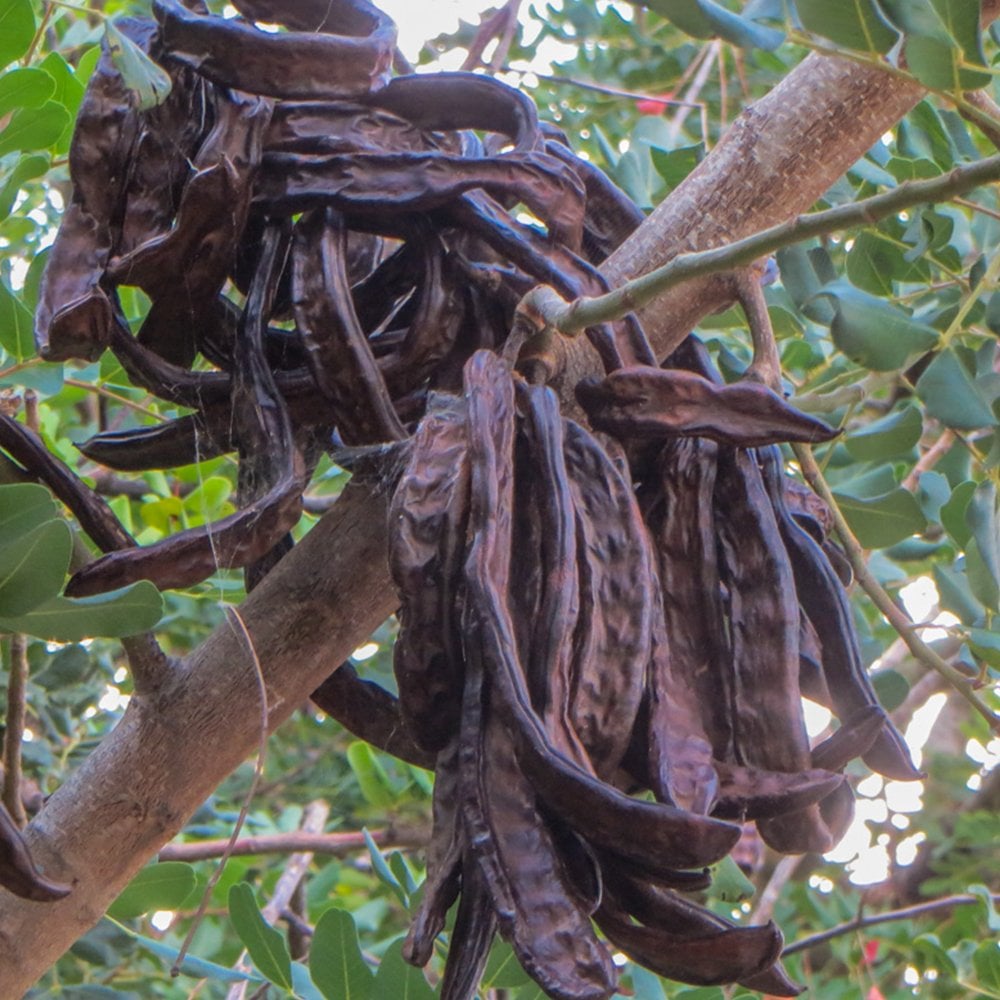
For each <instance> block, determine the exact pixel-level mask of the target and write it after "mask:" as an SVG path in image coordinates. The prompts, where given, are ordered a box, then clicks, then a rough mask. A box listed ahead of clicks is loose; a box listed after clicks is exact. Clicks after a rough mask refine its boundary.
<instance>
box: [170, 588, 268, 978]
mask: <svg viewBox="0 0 1000 1000" xmlns="http://www.w3.org/2000/svg"><path fill="white" fill-rule="evenodd" d="M226 612H227V617H228V619H229V621H230V625H231V624H232V622H233V621H234V620H235V622H236V624H237V626H238V627H237V629H235V630H234V631H238V632H239V633H240V634H241V635H242V636H243V639H244V641H245V642H246V644H247V649H249V651H250V661H251V664H252V666H253V669H254V676H255V678H256V681H257V690H258V692H259V694H260V734H259V737H258V741H257V760H256V762H255V763H254V768H253V777H252V778H251V779H250V787H249V788H248V789H247V793H246V795H245V796H244V798H243V804H242V806H240V814H239V816H237V817H236V822H235V823H234V824H233V832H232V833H231V834H230V835H229V841H228V844H227V849H225V850H224V851H223V852H222V855H221V857H220V860H219V863H218V865H217V866H216V868H215V871H214V872H212V875H211V877H210V878H209V880H208V882H207V883H206V885H205V891H204V893H203V894H202V897H201V903H199V904H198V910H197V912H196V913H195V915H194V919H193V920H192V921H191V926H190V927H189V928H188V932H187V934H186V935H185V937H184V941H183V943H182V944H181V947H180V950H179V951H178V952H177V958H176V959H175V960H174V964H173V965H172V966H171V967H170V975H171V976H175V977H176V976H179V975H180V971H181V965H182V964H183V963H184V958H185V956H186V955H187V952H188V949H189V948H190V947H191V942H192V941H193V940H194V936H195V933H196V932H197V930H198V927H199V926H200V924H201V921H202V919H203V918H204V916H205V910H206V909H207V908H208V904H209V900H211V898H212V892H213V890H214V889H215V887H216V885H217V884H218V882H219V879H220V878H222V873H223V871H224V870H225V867H226V862H227V861H228V860H229V858H230V855H231V854H232V849H233V847H235V845H236V841H237V838H238V837H239V835H240V830H242V829H243V824H244V823H245V822H246V818H247V814H248V813H249V812H250V803H251V802H252V801H253V797H254V794H255V793H256V791H257V784H258V783H259V781H260V776H261V774H263V772H264V760H265V758H266V756H267V734H268V730H269V729H270V725H269V722H268V717H269V712H268V705H267V684H266V682H265V681H264V673H263V671H262V669H261V666H260V660H259V659H258V658H257V650H256V648H255V647H254V644H253V638H252V637H251V635H250V632H249V631H248V629H247V627H246V623H245V622H244V621H243V617H242V616H241V615H240V613H239V611H237V610H236V608H233V607H227V608H226Z"/></svg>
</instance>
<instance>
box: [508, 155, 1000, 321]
mask: <svg viewBox="0 0 1000 1000" xmlns="http://www.w3.org/2000/svg"><path fill="white" fill-rule="evenodd" d="M996 180H1000V154H998V155H995V156H990V157H986V158H985V159H982V160H977V161H976V162H975V163H971V164H969V165H967V166H963V167H956V168H955V169H954V170H951V171H949V172H948V173H946V174H942V175H940V176H939V177H932V178H930V179H928V180H918V181H907V182H906V183H905V184H900V185H899V187H896V188H893V189H892V190H891V191H884V192H882V193H881V194H877V195H873V196H872V197H871V198H865V199H864V200H862V201H859V202H854V203H852V204H848V205H838V206H837V207H835V208H830V209H827V210H825V211H822V212H813V213H811V214H807V215H800V216H798V217H796V218H794V219H790V220H789V221H788V222H783V223H780V224H779V225H776V226H771V227H770V228H769V229H764V230H761V231H760V232H758V233H754V234H752V235H751V236H747V237H745V238H744V239H741V240H737V241H736V242H734V243H729V244H725V245H723V246H719V247H712V248H711V249H708V250H700V251H696V252H691V253H684V254H679V255H678V256H677V257H675V258H674V259H673V260H671V261H668V262H667V263H666V264H664V265H663V266H662V267H658V268H656V269H655V270H653V271H649V272H648V273H646V274H643V275H641V276H639V277H638V278H633V279H632V280H631V281H628V282H626V283H625V284H623V285H621V286H619V287H618V288H616V289H615V290H614V291H611V292H608V293H607V294H606V295H598V296H595V297H593V298H587V297H584V298H579V299H576V300H574V301H573V302H570V303H565V302H564V304H563V306H562V307H561V308H556V307H555V304H554V303H553V302H552V301H551V300H550V301H549V302H546V303H539V302H535V301H532V305H534V306H535V307H536V308H537V309H539V311H541V312H543V313H544V318H545V321H546V323H547V324H548V325H550V326H552V327H555V328H556V329H558V330H559V331H561V332H562V333H564V334H573V333H578V332H579V331H581V330H583V329H585V328H586V327H588V326H594V325H596V324H598V323H608V322H612V321H614V320H616V319H621V318H622V317H623V316H625V315H627V314H628V313H630V312H632V311H633V310H635V309H638V308H639V307H640V306H643V305H646V304H647V303H648V302H651V301H652V300H653V299H655V298H656V297H657V296H658V295H662V294H663V293H664V292H665V291H667V290H668V289H669V288H673V287H674V286H675V285H680V284H682V283H683V282H685V281H690V280H692V279H693V278H700V277H704V276H705V275H709V274H717V273H719V272H723V271H731V270H733V269H735V268H739V267H746V266H748V265H750V264H752V263H753V262H754V261H755V260H757V259H758V258H760V257H763V256H765V255H767V254H770V253H774V251H776V250H779V249H781V248H782V247H786V246H790V245H791V244H793V243H798V242H800V241H802V240H806V239H812V238H814V237H817V236H824V235H826V234H828V233H832V232H836V231H838V230H841V229H847V228H850V227H853V226H860V225H865V224H869V223H872V222H876V221H878V220H879V219H882V218H884V217H885V216H887V215H891V214H893V213H895V212H900V211H903V210H904V209H908V208H913V207H914V206H916V205H920V204H924V203H927V202H937V201H942V200H946V199H950V198H953V197H955V196H956V195H960V194H965V193H966V192H968V191H972V190H973V189H975V188H977V187H979V186H981V185H983V184H987V183H990V182H992V181H996ZM533 296H534V293H533V292H529V293H528V296H526V299H529V298H533Z"/></svg>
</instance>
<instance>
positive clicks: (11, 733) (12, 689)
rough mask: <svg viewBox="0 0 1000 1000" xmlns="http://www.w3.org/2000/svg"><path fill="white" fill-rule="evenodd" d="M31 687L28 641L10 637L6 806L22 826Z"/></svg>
mask: <svg viewBox="0 0 1000 1000" xmlns="http://www.w3.org/2000/svg"><path fill="white" fill-rule="evenodd" d="M27 686H28V640H27V637H26V636H23V635H21V634H20V633H15V634H13V635H12V636H11V637H10V671H9V672H8V677H7V729H6V731H5V732H4V737H3V804H4V805H5V806H6V807H7V812H9V813H10V815H11V818H12V819H13V820H14V822H15V823H17V825H18V826H24V825H25V824H26V823H27V822H28V815H27V813H26V812H25V811H24V802H23V801H22V800H21V741H22V740H23V739H24V720H25V714H26V697H27Z"/></svg>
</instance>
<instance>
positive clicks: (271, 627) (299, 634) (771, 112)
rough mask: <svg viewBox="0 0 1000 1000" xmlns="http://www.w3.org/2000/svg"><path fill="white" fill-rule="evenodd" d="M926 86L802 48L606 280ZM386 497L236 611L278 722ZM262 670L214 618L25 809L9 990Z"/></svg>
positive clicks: (104, 888) (339, 513) (747, 205)
mask: <svg viewBox="0 0 1000 1000" xmlns="http://www.w3.org/2000/svg"><path fill="white" fill-rule="evenodd" d="M987 6H992V7H994V8H995V7H997V6H1000V2H996V3H992V4H988V5H987ZM919 97H920V91H919V90H918V89H915V88H914V87H913V86H911V85H908V84H905V83H901V82H900V81H899V80H898V79H896V78H894V77H892V76H889V75H887V74H883V73H880V72H877V71H874V70H871V69H867V68H864V67H860V66H857V65H854V64H852V63H848V62H842V61H838V60H834V59H829V58H820V57H816V56H812V57H810V58H808V59H807V60H806V61H805V62H804V63H803V64H802V65H801V66H800V67H798V68H797V69H796V70H795V71H793V72H792V73H791V74H789V76H788V77H787V78H786V79H785V80H784V81H783V82H782V83H781V84H780V85H779V86H778V87H776V88H775V89H774V91H772V93H771V94H770V95H769V96H768V97H766V98H764V99H763V100H762V101H759V102H757V103H756V104H755V105H753V106H752V107H750V108H749V109H747V111H746V112H745V113H744V114H743V115H742V116H741V118H740V119H739V121H738V122H737V123H736V124H735V125H734V126H733V128H732V129H731V131H730V133H729V134H728V135H727V137H726V138H725V140H724V141H723V142H721V143H720V144H719V146H718V147H717V148H716V149H715V150H714V151H713V152H712V154H711V155H710V156H709V157H708V158H707V159H706V160H705V162H704V163H703V164H702V165H701V166H700V167H699V168H698V170H697V171H696V172H695V173H694V174H693V175H692V176H691V177H690V178H689V179H688V180H687V181H686V182H685V183H684V184H683V185H681V186H680V187H679V188H678V189H677V190H676V191H675V192H674V193H673V195H672V196H671V197H670V198H669V199H668V200H667V201H666V202H664V204H663V205H661V206H660V207H659V208H658V209H657V211H656V212H655V213H654V215H653V217H652V218H651V219H650V220H649V221H647V222H646V223H645V224H644V225H643V226H642V227H641V229H640V230H639V231H638V232H637V233H636V234H635V235H634V237H633V238H632V239H630V240H629V241H628V242H627V243H626V244H625V245H624V246H623V247H622V248H621V249H620V250H619V252H618V253H617V254H616V255H615V256H614V258H613V259H612V260H611V261H609V263H608V266H607V268H606V270H607V273H608V275H609V277H611V278H612V280H613V281H614V280H620V279H621V278H622V277H623V276H628V275H633V274H637V273H640V272H642V271H645V270H648V269H649V268H651V267H653V266H655V265H657V264H659V263H662V262H663V261H664V260H666V259H667V258H668V257H669V256H670V255H672V254H673V253H676V252H677V251H678V250H680V249H696V248H698V249H700V248H704V247H708V246H713V245H717V244H719V243H723V242H727V241H729V240H730V239H734V238H737V237H740V236H745V235H747V234H748V233H750V232H752V231H755V230H757V229H760V228H763V227H765V226H770V225H774V224H776V223H779V222H782V221H784V220H786V219H788V218H789V217H791V216H792V215H794V214H797V213H799V212H802V211H804V210H806V209H807V208H808V207H809V206H810V205H811V204H812V203H813V201H814V200H815V199H816V197H817V196H818V195H820V194H821V193H822V192H823V191H824V190H825V189H826V188H827V187H828V186H829V185H830V184H832V183H833V182H834V181H835V180H836V179H837V178H838V177H839V176H840V175H841V174H842V173H843V171H844V170H845V169H846V167H848V166H849V165H850V164H851V163H852V162H853V161H854V160H856V159H857V158H858V157H860V156H861V155H862V154H863V153H864V152H865V150H866V149H868V148H869V147H870V146H871V145H872V144H873V143H874V142H876V141H877V139H878V138H879V136H880V135H881V134H882V133H883V132H884V131H885V130H886V129H888V128H890V127H892V125H893V124H894V123H895V122H896V121H897V120H898V119H899V118H900V117H901V116H902V115H903V114H904V113H905V112H906V111H907V110H908V109H909V108H910V107H911V106H912V105H913V104H914V103H915V102H916V101H917V100H918V99H919ZM729 298H730V293H729V290H728V285H727V284H726V282H725V281H724V279H709V280H708V281H699V282H697V283H692V284H690V285H687V286H685V287H684V288H682V289H677V290H676V291H674V292H671V293H670V294H668V295H666V296H664V298H663V299H662V300H661V301H660V302H658V303H657V304H656V305H655V306H653V307H650V308H649V309H647V310H646V311H645V313H644V316H643V319H644V321H645V323H646V325H647V330H648V331H649V332H650V333H651V335H652V337H653V338H654V340H655V342H656V344H657V347H658V348H659V349H660V350H661V351H662V352H663V353H666V352H667V351H669V350H670V348H671V347H672V346H673V345H675V344H676V343H677V342H678V341H679V340H680V339H681V337H682V336H683V335H684V334H685V333H686V332H687V330H688V329H689V328H690V327H691V326H693V325H694V324H695V323H696V322H697V320H698V319H699V318H700V317H701V316H703V315H705V314H706V313H708V312H710V311H712V310H713V309H716V308H718V307H719V306H720V305H724V304H725V303H726V302H727V301H728V299H729ZM567 361H568V364H569V370H568V374H567V376H566V378H564V380H563V386H564V392H563V396H564V398H565V397H566V396H568V395H571V393H567V392H566V391H565V389H567V388H571V386H572V384H573V383H574V382H575V381H576V379H577V378H579V377H580V376H582V375H584V374H591V373H593V372H595V371H596V370H597V367H598V366H597V364H596V362H595V359H594V358H593V356H592V355H589V354H588V353H587V351H586V349H585V348H584V347H583V346H582V338H581V341H580V342H578V343H574V345H573V346H572V347H571V348H569V350H568V351H567ZM385 510H386V508H385V502H384V497H381V498H372V497H371V495H370V494H366V493H364V492H363V491H362V490H361V489H357V490H353V489H352V490H349V491H348V492H347V493H346V494H345V495H344V497H343V499H342V500H341V501H340V502H338V504H337V505H336V507H335V509H334V510H333V511H332V512H331V513H330V514H328V515H326V517H324V519H323V520H322V521H321V522H320V523H319V525H317V527H316V528H315V529H314V530H313V531H312V533H311V534H310V535H309V536H308V537H307V538H306V539H305V541H304V542H303V543H301V544H300V545H299V546H298V547H297V548H296V549H295V550H294V551H293V552H292V553H291V554H290V555H289V556H287V557H286V558H285V560H283V561H282V563H281V564H280V565H279V566H278V568H277V569H276V570H275V571H274V572H272V573H271V574H270V575H269V576H268V577H267V578H266V579H265V581H264V582H263V583H262V584H261V586H260V587H259V588H258V589H257V590H256V591H255V592H254V593H253V595H252V596H251V597H250V598H249V599H248V600H247V601H246V603H245V604H244V606H243V608H242V609H241V614H242V616H243V618H244V619H245V621H246V623H247V625H248V627H249V630H250V632H251V634H252V636H253V639H254V643H255V646H256V649H257V654H258V657H259V660H260V663H261V666H262V668H263V672H264V676H265V679H266V683H267V688H268V694H269V717H270V725H271V728H274V727H275V726H277V725H278V724H279V723H280V722H281V721H283V720H284V719H285V718H287V717H288V716H289V715H290V714H291V712H292V711H293V710H294V708H295V707H296V706H297V705H299V704H300V703H302V702H303V701H304V699H305V698H306V696H307V695H308V693H309V692H310V691H311V690H312V689H313V688H314V687H316V685H317V684H318V683H319V682H320V681H321V680H322V679H323V677H324V675H325V674H326V673H327V672H328V671H329V670H330V669H331V668H332V667H333V666H334V665H336V664H338V663H339V662H341V660H342V659H343V658H344V657H346V656H347V655H348V654H349V653H350V652H351V650H352V649H353V648H355V647H356V646H357V645H358V644H360V643H361V642H363V641H364V640H365V639H366V638H367V637H368V636H369V635H370V634H371V632H372V631H373V629H374V628H375V627H376V626H377V625H378V624H379V622H381V621H382V620H383V619H384V618H385V617H386V616H387V615H388V614H389V613H390V612H391V611H392V610H393V608H394V604H395V600H394V597H393V594H392V590H391V586H390V580H389V573H388V569H387V566H386V556H385V521H386V513H385ZM254 670H255V668H254V666H253V663H252V660H251V658H250V656H249V655H248V651H247V648H246V645H245V643H244V641H243V639H242V638H241V636H240V635H239V634H237V633H236V632H234V630H233V628H232V627H231V626H230V625H228V624H227V625H224V626H222V627H220V628H219V629H218V630H217V631H216V632H215V633H214V634H213V635H212V636H210V637H209V638H208V639H207V640H206V641H205V642H204V643H202V645H201V646H199V647H198V648H197V649H196V650H194V652H192V653H191V654H190V655H189V656H188V657H187V659H186V660H185V661H184V663H183V664H182V665H181V667H179V668H178V673H177V676H176V678H174V680H173V682H172V683H168V684H167V685H165V686H164V688H163V690H162V691H161V692H160V693H159V694H158V695H157V696H156V697H155V698H150V699H146V700H142V699H139V698H135V699H133V702H132V704H131V705H130V706H129V709H128V711H127V712H126V714H125V718H124V719H123V720H122V722H121V723H120V724H119V725H118V727H117V728H116V729H115V730H114V731H113V732H112V733H111V734H110V735H109V736H108V737H107V739H106V740H105V741H104V743H103V744H102V745H101V747H100V748H99V749H98V750H97V751H96V752H95V753H94V754H93V755H92V756H91V757H90V758H89V759H88V760H87V762H86V763H85V764H84V765H83V766H82V767H81V768H80V770H79V771H78V772H77V773H76V774H75V775H74V776H73V777H72V778H71V779H70V780H69V781H68V782H67V783H66V784H65V785H64V786H63V787H62V788H60V789H59V791H58V792H56V794H55V795H54V796H53V797H52V799H51V800H50V801H49V802H48V804H47V805H46V807H45V809H44V810H43V811H42V812H41V814H40V815H39V816H38V817H37V818H36V819H35V820H34V821H33V822H32V823H31V824H30V826H29V827H28V830H27V837H28V840H29V842H30V844H31V846H32V849H33V851H34V852H35V854H36V857H37V858H38V859H39V861H40V864H41V866H42V868H43V870H44V872H45V874H46V875H48V876H49V877H51V878H55V879H60V880H66V881H72V882H73V884H74V886H75V889H74V892H73V893H72V894H71V895H70V896H69V897H68V898H67V899H66V900H65V901H64V902H60V903H56V904H47V905H43V904H37V903H30V902H25V901H23V900H20V899H17V898H15V897H13V896H11V895H9V894H7V893H4V894H3V898H2V899H0V996H2V997H10V998H14V997H19V996H22V995H23V993H24V991H25V990H26V989H27V988H28V987H29V986H30V985H31V984H32V983H33V982H35V980H36V979H37V978H38V977H39V976H40V975H41V974H42V973H43V972H44V971H45V970H46V969H47V968H48V967H49V966H50V965H51V964H52V962H53V961H55V959H56V958H58V957H59V955H60V954H62V953H63V952H64V951H65V950H66V949H67V948H68V947H69V946H70V945H71V944H72V943H73V941H74V940H75V939H76V938H77V937H79V936H80V935H81V934H83V933H84V932H85V931H87V930H88V929H89V928H90V927H91V926H92V925H93V924H94V923H95V922H96V921H97V920H98V919H99V918H100V916H101V914H102V913H103V911H104V909H105V907H106V906H107V905H108V904H109V903H110V902H111V900H112V899H114V897H115V896H116V895H117V894H118V893H119V892H120V890H121V889H122V887H123V886H124V885H125V884H126V883H127V882H128V880H129V879H130V878H131V877H132V876H133V874H134V873H135V872H136V871H137V870H138V869H139V868H140V867H141V866H142V865H143V864H144V863H145V862H146V861H147V860H148V859H149V858H151V857H152V856H153V855H154V854H155V853H156V851H157V850H158V849H159V848H160V847H161V846H162V845H163V844H164V843H166V842H167V841H169V840H170V839H171V838H172V837H173V836H174V835H175V834H176V832H177V831H178V830H180V829H181V827H182V826H183V824H184V822H185V821H186V819H187V817H188V816H189V815H190V814H191V813H192V812H193V811H194V810H195V809H196V808H197V806H198V805H199V804H200V803H201V802H202V801H203V800H204V799H205V797H206V796H207V795H208V794H209V793H210V792H211V791H212V790H213V789H214V788H215V786H216V785H217V784H218V783H219V782H220V781H221V780H222V779H223V778H224V777H225V776H226V775H227V774H228V773H229V772H230V771H231V770H232V769H233V768H234V767H235V766H236V765H237V764H239V762H240V761H242V760H243V759H244V758H245V757H246V756H247V755H248V754H250V753H252V752H253V750H254V749H255V747H256V745H257V741H258V735H259V728H260V727H259V719H260V705H259V699H258V694H257V692H258V687H257V681H256V679H255V673H254Z"/></svg>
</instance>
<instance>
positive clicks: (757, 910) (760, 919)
mask: <svg viewBox="0 0 1000 1000" xmlns="http://www.w3.org/2000/svg"><path fill="white" fill-rule="evenodd" d="M803 857H804V855H802V854H789V855H788V856H787V857H784V858H781V859H780V860H779V861H778V863H777V864H776V865H775V866H774V871H772V872H771V877H770V878H769V879H768V880H767V885H765V886H764V888H763V889H761V891H760V895H759V896H758V898H757V905H756V906H755V907H754V909H753V913H751V914H750V923H752V924H766V923H767V922H768V920H770V919H771V915H772V914H773V913H774V907H775V904H776V903H777V902H778V897H779V896H780V895H781V892H782V890H783V889H784V888H785V886H786V885H787V884H788V882H789V881H790V879H791V878H792V876H793V875H794V874H795V872H796V871H797V870H798V867H799V865H800V864H801V863H802V858H803Z"/></svg>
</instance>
